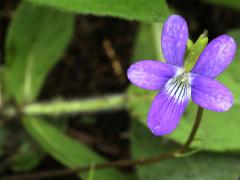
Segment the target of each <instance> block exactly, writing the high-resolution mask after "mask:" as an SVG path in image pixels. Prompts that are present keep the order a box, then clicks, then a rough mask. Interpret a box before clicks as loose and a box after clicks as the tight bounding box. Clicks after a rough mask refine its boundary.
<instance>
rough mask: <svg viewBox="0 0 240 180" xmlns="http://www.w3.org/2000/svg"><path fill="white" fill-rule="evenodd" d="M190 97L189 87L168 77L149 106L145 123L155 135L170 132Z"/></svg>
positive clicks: (176, 123)
mask: <svg viewBox="0 0 240 180" xmlns="http://www.w3.org/2000/svg"><path fill="white" fill-rule="evenodd" d="M190 97H191V88H190V87H189V86H188V87H187V86H182V85H181V82H177V83H175V80H174V78H172V79H170V80H169V81H168V82H167V84H166V86H165V87H164V88H163V90H162V91H161V92H160V93H159V94H158V95H157V96H156V97H155V99H154V100H153V103H152V105H151V107H150V110H149V113H148V119H147V125H148V127H149V129H150V130H151V131H152V133H153V134H154V135H156V136H162V135H166V134H169V133H171V132H172V131H173V130H174V129H175V128H176V127H177V125H178V123H179V121H180V119H181V116H182V114H183V112H184V111H185V109H186V106H187V105H188V102H189V99H190Z"/></svg>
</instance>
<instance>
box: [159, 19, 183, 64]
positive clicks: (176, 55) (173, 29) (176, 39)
mask: <svg viewBox="0 0 240 180" xmlns="http://www.w3.org/2000/svg"><path fill="white" fill-rule="evenodd" d="M187 40H188V27H187V23H186V21H185V20H184V19H183V18H182V17H181V16H178V15H172V16H169V17H168V19H167V21H166V22H165V23H164V26H163V30H162V52H163V55H164V58H165V59H166V61H167V63H169V64H172V65H175V66H179V67H182V66H183V59H184V54H185V50H186V47H187Z"/></svg>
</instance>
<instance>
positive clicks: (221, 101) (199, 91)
mask: <svg viewBox="0 0 240 180" xmlns="http://www.w3.org/2000/svg"><path fill="white" fill-rule="evenodd" d="M191 76H192V85H191V86H192V100H193V101H194V102H195V103H197V104H198V105H199V106H201V107H203V108H206V109H209V110H212V111H218V112H222V111H227V110H229V109H230V108H231V106H232V105H233V95H232V93H231V92H230V90H229V89H228V88H226V87H225V86H224V85H222V84H221V83H219V82H218V81H216V80H214V79H211V78H207V77H201V76H199V75H193V74H192V75H191Z"/></svg>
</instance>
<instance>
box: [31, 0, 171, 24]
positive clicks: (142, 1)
mask: <svg viewBox="0 0 240 180" xmlns="http://www.w3.org/2000/svg"><path fill="white" fill-rule="evenodd" d="M29 1H31V2H34V3H37V4H39V5H47V6H51V7H54V8H57V9H61V10H63V11H70V12H75V13H81V14H93V15H98V16H114V17H120V18H125V19H128V20H140V21H150V22H158V21H162V20H163V19H165V18H166V15H168V13H169V10H168V7H167V5H166V2H165V0H151V1H149V0H114V1H113V0H91V1H90V0H71V1H69V0H51V1H49V0H29Z"/></svg>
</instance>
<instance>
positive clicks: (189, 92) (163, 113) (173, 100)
mask: <svg viewBox="0 0 240 180" xmlns="http://www.w3.org/2000/svg"><path fill="white" fill-rule="evenodd" d="M187 41H188V27H187V23H186V21H185V20H184V19H183V18H182V17H180V16H178V15H172V16H170V17H169V18H168V19H167V21H166V22H165V24H164V26H163V30H162V38H161V45H162V52H163V55H164V58H165V60H166V63H163V62H160V61H154V60H141V61H139V62H137V63H135V64H133V65H131V66H130V67H129V69H128V72H127V75H128V78H129V80H130V81H131V82H132V83H133V84H134V85H136V86H138V87H140V88H143V89H147V90H160V92H159V93H158V94H157V95H156V97H155V99H154V100H153V102H152V105H151V107H150V110H149V113H148V117H147V125H148V127H149V128H150V130H151V131H152V133H153V134H154V135H156V136H161V135H165V134H169V133H171V132H172V131H173V130H174V129H175V128H176V127H177V125H178V123H179V121H180V119H181V116H182V114H183V112H184V111H185V109H186V107H187V105H188V103H189V101H190V98H192V100H193V102H195V103H196V104H198V105H199V106H201V107H202V108H205V109H208V110H212V111H218V112H222V111H227V110H229V108H231V106H232V104H233V95H232V93H231V92H230V91H229V90H228V88H226V87H225V86H224V85H222V84H221V83H219V82H218V81H216V80H214V78H215V77H216V76H218V75H219V74H220V73H221V72H222V71H223V70H224V69H225V68H226V67H227V66H228V65H229V64H230V63H231V61H232V60H233V58H234V55H235V51H236V43H235V41H234V40H233V38H231V37H230V36H228V35H221V36H219V37H217V38H215V39H213V40H212V41H211V42H210V43H209V44H208V45H207V46H206V45H205V46H206V47H205V46H204V47H205V48H204V47H203V48H202V49H201V51H200V53H201V54H199V56H197V58H196V60H197V61H196V62H195V61H194V62H190V64H191V63H192V66H190V67H191V68H189V62H187V55H189V53H191V51H190V52H188V51H187ZM196 43H197V42H196ZM195 47H196V46H195ZM193 49H194V48H193ZM184 59H185V60H184Z"/></svg>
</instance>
